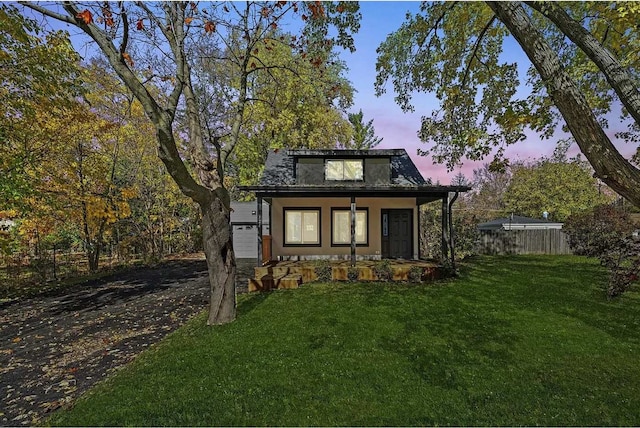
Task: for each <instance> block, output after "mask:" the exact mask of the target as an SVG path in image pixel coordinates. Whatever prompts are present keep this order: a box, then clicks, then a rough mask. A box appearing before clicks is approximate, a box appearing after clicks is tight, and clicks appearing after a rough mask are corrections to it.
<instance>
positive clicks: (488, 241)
mask: <svg viewBox="0 0 640 428" xmlns="http://www.w3.org/2000/svg"><path fill="white" fill-rule="evenodd" d="M478 252H479V253H480V254H572V251H571V248H569V242H568V239H567V235H566V234H565V233H564V232H563V231H562V230H561V229H537V230H532V229H529V230H527V229H525V230H482V231H480V242H479V248H478Z"/></svg>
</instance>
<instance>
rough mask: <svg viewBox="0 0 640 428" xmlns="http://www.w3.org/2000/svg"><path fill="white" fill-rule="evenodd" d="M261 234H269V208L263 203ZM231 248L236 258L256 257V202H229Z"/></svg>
mask: <svg viewBox="0 0 640 428" xmlns="http://www.w3.org/2000/svg"><path fill="white" fill-rule="evenodd" d="M263 206H264V208H263V210H262V211H263V213H265V214H263V220H264V221H263V224H262V235H269V210H268V206H267V205H266V204H264V205H263ZM231 209H232V210H233V211H231V231H232V233H233V250H234V251H235V254H236V258H238V259H257V258H258V203H257V202H256V201H251V202H231Z"/></svg>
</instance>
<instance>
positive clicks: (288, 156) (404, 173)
mask: <svg viewBox="0 0 640 428" xmlns="http://www.w3.org/2000/svg"><path fill="white" fill-rule="evenodd" d="M336 156H339V157H341V158H350V157H360V158H363V157H388V158H390V161H391V185H395V186H423V185H427V184H429V183H428V182H427V180H425V179H424V178H423V177H422V175H421V174H420V171H418V169H417V168H416V166H415V165H414V164H413V162H412V161H411V158H410V157H409V155H408V154H407V152H406V150H404V149H390V150H389V149H387V150H272V151H270V152H269V153H268V155H267V161H266V163H265V167H264V172H263V173H262V177H261V178H260V183H259V185H260V186H295V185H296V178H295V159H296V158H299V157H319V158H327V157H336ZM348 185H349V186H354V185H357V184H354V183H349V184H348Z"/></svg>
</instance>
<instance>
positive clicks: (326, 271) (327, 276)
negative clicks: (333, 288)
mask: <svg viewBox="0 0 640 428" xmlns="http://www.w3.org/2000/svg"><path fill="white" fill-rule="evenodd" d="M314 270H315V271H316V276H317V277H318V281H320V282H330V281H331V280H332V279H333V275H332V270H331V262H330V261H329V260H316V261H315V266H314Z"/></svg>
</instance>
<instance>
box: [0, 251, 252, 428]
mask: <svg viewBox="0 0 640 428" xmlns="http://www.w3.org/2000/svg"><path fill="white" fill-rule="evenodd" d="M242 268H243V266H242V264H241V263H239V275H238V281H237V283H238V285H239V291H243V290H246V285H245V284H246V278H245V277H244V276H245V275H244V271H243V269H242ZM244 269H245V270H248V271H249V270H250V268H246V267H245V268H244ZM208 298H209V282H208V278H207V268H206V264H205V261H204V260H193V259H190V260H189V259H187V260H172V261H167V262H165V263H163V264H161V265H159V266H156V267H154V268H137V269H134V270H131V271H127V272H121V273H117V274H114V275H111V276H109V277H104V278H101V279H99V280H94V281H89V282H85V283H82V284H78V285H76V286H74V287H72V288H70V289H66V290H64V292H61V293H58V294H54V295H47V296H39V297H34V298H30V299H26V300H21V301H14V302H9V303H3V304H0V326H1V327H0V425H2V426H7V425H9V426H20V425H34V424H37V423H38V422H39V421H41V420H42V419H43V418H45V417H46V416H48V415H49V414H50V412H52V411H54V410H56V409H58V408H60V407H63V406H66V405H69V404H71V403H72V402H73V401H74V400H75V399H76V398H77V397H78V396H79V395H81V394H82V393H83V392H85V391H86V390H87V389H89V388H90V387H92V386H93V385H94V384H96V382H99V381H100V380H102V379H104V378H105V377H106V376H108V375H109V374H110V373H112V372H113V371H114V370H116V369H117V368H119V367H121V366H123V365H125V364H127V363H129V362H130V361H132V360H133V359H134V357H135V356H136V355H137V354H139V353H140V352H141V351H143V350H144V349H146V348H147V347H149V346H150V345H152V344H154V343H156V342H158V341H159V340H161V339H162V338H163V337H165V336H166V335H167V334H168V333H170V332H172V331H174V330H175V329H176V328H178V327H180V326H181V325H182V324H184V323H185V322H186V321H187V320H189V319H190V318H191V317H193V316H194V315H196V314H198V313H200V312H201V311H202V310H204V309H206V308H207V306H208Z"/></svg>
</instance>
